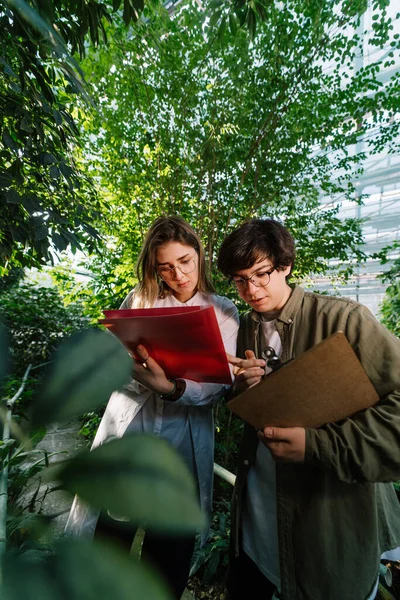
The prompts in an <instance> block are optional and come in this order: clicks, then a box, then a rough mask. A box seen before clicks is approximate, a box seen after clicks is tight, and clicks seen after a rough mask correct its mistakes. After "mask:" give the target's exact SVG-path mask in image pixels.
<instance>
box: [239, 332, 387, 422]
mask: <svg viewBox="0 0 400 600" xmlns="http://www.w3.org/2000/svg"><path fill="white" fill-rule="evenodd" d="M378 400H379V396H378V394H377V393H376V390H375V388H374V386H373V385H372V383H371V381H370V379H369V378H368V376H367V374H366V372H365V371H364V368H363V366H362V365H361V363H360V361H359V360H358V358H357V356H356V354H355V352H354V350H353V348H352V347H351V346H350V344H349V342H348V341H347V338H346V336H345V335H344V334H343V333H342V332H337V333H334V334H333V335H331V336H330V337H329V338H327V339H326V340H324V341H322V342H320V343H319V344H317V345H316V346H314V347H313V348H311V349H310V350H308V351H307V352H305V353H304V354H302V355H301V356H299V357H298V358H296V359H294V360H292V361H290V362H288V363H287V364H286V365H284V366H283V367H281V368H280V369H279V370H278V371H274V372H272V373H270V374H269V375H267V376H266V377H265V379H263V380H262V381H261V382H260V383H258V384H257V385H255V386H254V387H252V388H249V389H248V390H246V391H245V392H243V393H242V394H240V395H239V396H237V397H236V398H233V399H232V400H231V401H230V402H228V407H229V408H230V410H232V411H233V412H234V413H235V414H237V415H238V416H239V417H241V418H242V419H244V420H245V421H247V422H248V423H250V424H251V425H253V426H254V427H255V428H256V429H263V428H264V427H266V426H269V425H271V426H275V427H312V428H317V427H320V426H321V425H324V424H325V423H332V422H336V421H340V420H342V419H344V418H346V417H351V416H353V415H354V414H356V413H358V412H359V411H361V410H364V409H365V408H369V407H370V406H373V405H374V404H376V403H377V402H378Z"/></svg>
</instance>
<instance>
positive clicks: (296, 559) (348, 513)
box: [232, 286, 400, 600]
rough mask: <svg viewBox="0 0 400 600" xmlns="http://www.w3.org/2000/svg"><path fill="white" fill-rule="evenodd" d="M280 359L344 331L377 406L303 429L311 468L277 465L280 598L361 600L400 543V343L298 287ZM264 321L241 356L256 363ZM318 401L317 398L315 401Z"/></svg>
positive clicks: (252, 434) (247, 323)
mask: <svg viewBox="0 0 400 600" xmlns="http://www.w3.org/2000/svg"><path fill="white" fill-rule="evenodd" d="M276 325H277V330H278V332H279V335H280V337H281V340H282V354H281V359H282V361H283V362H286V361H288V360H290V359H292V358H296V357H298V356H300V355H301V354H302V353H303V352H305V351H307V350H309V349H310V348H312V347H313V346H314V345H315V344H317V343H319V342H321V341H322V340H324V339H326V338H327V337H329V336H330V335H331V334H333V333H335V332H337V331H343V332H344V333H345V335H346V337H347V339H348V340H349V342H350V344H351V346H352V347H353V349H354V351H355V353H356V354H357V356H358V358H359V360H360V361H361V363H362V365H363V367H364V369H365V371H366V373H367V375H368V376H369V378H370V379H371V381H372V383H373V385H374V386H375V388H376V390H377V392H378V395H379V397H380V401H379V403H378V404H377V405H375V406H374V407H372V408H369V409H367V410H365V411H362V412H360V413H358V414H357V415H355V416H354V417H352V418H348V419H344V420H343V421H340V422H338V423H329V424H327V425H325V426H323V427H320V428H319V429H307V430H306V457H305V461H304V463H276V479H277V514H278V539H279V561H280V570H281V587H282V590H281V598H282V600H363V599H364V598H366V597H368V594H369V593H371V591H372V589H373V586H374V584H375V581H376V574H377V572H378V569H379V561H380V556H381V554H382V553H383V552H384V551H386V550H390V549H393V548H396V547H397V546H399V545H400V504H399V502H398V500H397V497H396V494H395V491H394V488H393V485H392V484H391V483H389V482H393V481H397V480H400V448H399V441H400V341H399V340H398V339H397V338H396V337H395V336H393V335H392V334H391V333H390V332H389V331H388V330H387V329H386V328H385V327H383V326H382V325H381V324H380V323H379V322H378V321H377V320H376V319H375V317H374V316H373V315H372V314H371V313H370V312H369V310H368V309H367V308H365V307H363V306H362V305H360V304H358V303H357V302H353V301H351V300H348V299H344V298H334V297H331V296H323V295H318V294H313V293H310V292H304V290H303V289H302V288H300V287H298V286H294V288H293V291H292V294H291V296H290V298H289V300H288V301H287V303H286V305H285V306H284V308H283V309H282V312H281V314H280V315H279V317H278V319H277V322H276ZM261 343H262V335H261V331H260V315H259V314H258V313H256V312H255V311H250V312H249V313H246V314H245V315H244V316H243V318H242V321H241V325H240V329H239V337H238V356H241V357H244V351H245V350H247V349H252V350H254V351H255V352H256V354H258V355H259V352H260V344H261ZM315 402H318V398H315ZM257 444H258V439H257V437H256V431H255V430H254V428H253V427H251V426H250V425H247V424H245V427H244V432H243V439H242V443H241V447H240V451H239V462H238V471H237V481H236V487H235V491H234V498H233V515H232V548H233V550H234V551H235V552H236V553H237V552H238V550H239V532H240V520H241V506H242V501H243V497H244V493H245V489H246V486H245V484H246V477H247V473H248V471H249V469H250V468H251V466H252V464H253V463H254V460H255V455H256V451H257Z"/></svg>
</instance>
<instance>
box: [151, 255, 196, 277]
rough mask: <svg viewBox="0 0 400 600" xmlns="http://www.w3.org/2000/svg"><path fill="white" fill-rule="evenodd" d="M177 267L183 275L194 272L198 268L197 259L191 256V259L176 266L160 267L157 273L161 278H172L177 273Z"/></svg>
mask: <svg viewBox="0 0 400 600" xmlns="http://www.w3.org/2000/svg"><path fill="white" fill-rule="evenodd" d="M175 269H179V270H180V272H181V273H182V274H183V275H188V274H189V273H193V271H195V269H196V261H195V260H194V259H193V258H191V259H189V260H183V261H182V262H181V263H180V264H179V265H176V266H175V267H158V269H157V273H158V275H159V276H160V277H161V279H172V277H173V276H174V274H175Z"/></svg>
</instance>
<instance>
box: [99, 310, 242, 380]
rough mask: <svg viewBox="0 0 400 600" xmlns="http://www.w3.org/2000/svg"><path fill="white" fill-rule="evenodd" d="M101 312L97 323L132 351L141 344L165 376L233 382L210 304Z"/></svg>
mask: <svg viewBox="0 0 400 600" xmlns="http://www.w3.org/2000/svg"><path fill="white" fill-rule="evenodd" d="M104 314H105V316H106V318H105V319H102V320H101V321H100V323H102V324H103V325H105V326H106V327H107V328H108V329H109V330H110V331H111V333H113V334H114V335H115V336H116V337H118V338H119V339H120V341H121V342H122V343H123V344H124V345H125V346H126V348H127V349H128V350H129V351H130V352H131V353H132V354H134V351H135V348H136V347H137V346H138V344H143V345H144V346H145V347H146V349H147V350H148V352H149V354H150V355H151V356H152V358H154V360H155V361H156V362H157V363H158V364H159V365H160V366H161V367H162V368H163V369H164V371H165V373H166V375H167V377H170V378H179V377H181V378H185V379H191V380H193V381H199V382H200V381H201V382H205V383H225V384H228V385H229V384H231V383H232V378H231V372H230V369H229V365H228V361H227V358H226V353H225V348H224V344H223V341H222V337H221V332H220V329H219V326H218V321H217V317H216V315H215V310H214V307H213V306H212V305H209V306H185V307H182V308H180V307H171V308H143V309H140V308H139V309H120V310H105V311H104Z"/></svg>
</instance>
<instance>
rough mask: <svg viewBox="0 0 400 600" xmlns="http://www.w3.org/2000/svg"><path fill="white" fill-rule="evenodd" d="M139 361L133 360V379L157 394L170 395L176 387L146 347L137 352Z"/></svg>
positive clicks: (139, 348) (138, 349)
mask: <svg viewBox="0 0 400 600" xmlns="http://www.w3.org/2000/svg"><path fill="white" fill-rule="evenodd" d="M135 352H136V354H137V356H139V357H140V359H139V360H136V359H135V358H134V359H133V378H134V379H136V381H138V382H139V383H141V384H142V385H143V386H144V387H145V388H147V389H148V390H150V391H151V392H155V393H156V394H170V393H171V392H173V391H174V389H175V385H174V383H172V382H171V381H169V379H167V376H166V375H165V373H164V371H163V369H162V368H161V367H160V365H159V364H158V363H156V361H155V360H154V359H153V358H151V356H150V355H149V353H148V352H147V350H146V348H145V347H144V346H138V347H137V348H136V350H135Z"/></svg>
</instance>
